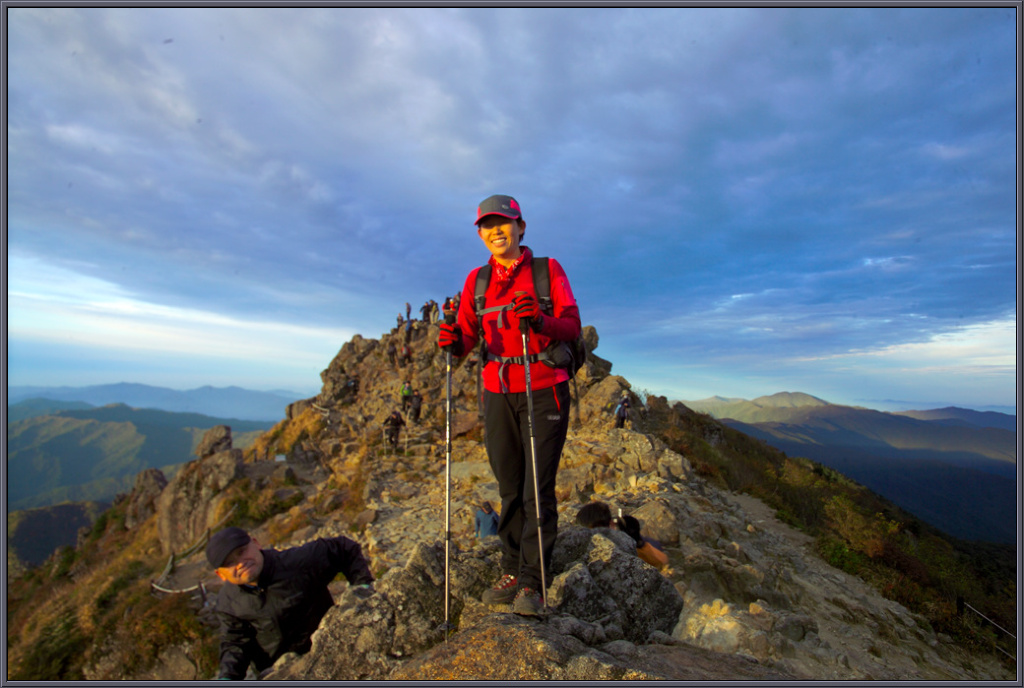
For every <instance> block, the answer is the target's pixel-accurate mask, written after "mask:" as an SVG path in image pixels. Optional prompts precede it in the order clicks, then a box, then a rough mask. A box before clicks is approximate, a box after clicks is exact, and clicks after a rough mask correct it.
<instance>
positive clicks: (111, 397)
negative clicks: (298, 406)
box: [7, 382, 311, 421]
mask: <svg viewBox="0 0 1024 688" xmlns="http://www.w3.org/2000/svg"><path fill="white" fill-rule="evenodd" d="M310 396H311V395H310ZM302 398H304V397H303V395H301V394H298V393H296V392H287V391H273V392H259V391H253V390H249V389H242V388H241V387H210V386H206V387H199V388H197V389H190V390H186V391H180V390H176V389H168V388H166V387H152V386H150V385H141V384H136V383H129V382H121V383H118V384H112V385H95V386H92V387H24V386H23V387H10V388H8V390H7V404H8V405H12V404H17V403H19V402H22V401H26V400H28V399H49V400H53V401H69V402H70V401H78V402H84V403H86V404H90V405H92V406H105V405H106V404H127V405H128V406H132V407H134V408H149V409H160V410H161V411H173V412H176V413H201V414H203V415H207V416H214V417H218V418H241V419H243V420H263V421H266V420H272V421H279V420H281V419H283V418H284V417H285V407H287V406H288V404H291V403H292V402H294V401H297V400H299V399H302Z"/></svg>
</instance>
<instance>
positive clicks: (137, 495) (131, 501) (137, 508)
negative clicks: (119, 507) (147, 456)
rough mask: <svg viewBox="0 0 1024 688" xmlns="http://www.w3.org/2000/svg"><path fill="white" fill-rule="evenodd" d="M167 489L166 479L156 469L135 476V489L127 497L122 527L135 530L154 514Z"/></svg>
mask: <svg viewBox="0 0 1024 688" xmlns="http://www.w3.org/2000/svg"><path fill="white" fill-rule="evenodd" d="M165 487H167V477H166V476H165V475H164V474H163V471H161V470H160V469H158V468H147V469H146V470H144V471H142V472H141V473H139V474H138V475H137V476H135V487H134V488H133V489H132V493H131V495H129V497H128V505H127V507H126V509H125V516H124V527H125V528H127V529H128V530H131V529H132V528H135V527H136V526H138V525H140V524H141V523H143V522H144V521H145V520H146V519H148V518H149V517H150V516H152V515H153V514H155V513H156V511H157V500H158V499H159V498H160V494H161V493H162V492H163V491H164V488H165Z"/></svg>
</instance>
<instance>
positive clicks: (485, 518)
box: [473, 502, 498, 537]
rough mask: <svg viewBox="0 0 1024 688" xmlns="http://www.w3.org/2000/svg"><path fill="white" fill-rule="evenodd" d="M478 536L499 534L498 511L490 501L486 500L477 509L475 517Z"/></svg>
mask: <svg viewBox="0 0 1024 688" xmlns="http://www.w3.org/2000/svg"><path fill="white" fill-rule="evenodd" d="M473 520H474V526H475V531H476V536H477V537H487V536H488V535H497V534H498V513H497V512H496V511H495V510H494V507H492V506H491V503H490V502H484V503H483V504H481V505H480V508H479V509H477V510H476V516H475V518H474V519H473Z"/></svg>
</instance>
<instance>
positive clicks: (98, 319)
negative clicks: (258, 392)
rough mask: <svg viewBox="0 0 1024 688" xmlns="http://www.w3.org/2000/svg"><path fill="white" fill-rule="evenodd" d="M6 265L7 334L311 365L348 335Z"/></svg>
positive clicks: (17, 261)
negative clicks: (146, 297)
mask: <svg viewBox="0 0 1024 688" xmlns="http://www.w3.org/2000/svg"><path fill="white" fill-rule="evenodd" d="M12 263H13V265H12V267H13V268H14V269H13V270H12V272H11V284H10V285H9V289H8V309H9V310H8V315H7V317H8V321H7V324H8V333H9V336H10V337H12V338H18V339H22V340H31V341H36V342H40V343H58V344H68V343H72V342H73V343H75V344H76V345H82V346H91V347H104V348H108V349H113V350H124V351H149V352H153V353H155V354H158V353H161V352H166V353H168V354H174V355H178V356H180V355H183V354H191V355H194V356H196V357H201V358H211V357H212V358H223V359H231V360H238V359H244V360H248V361H251V362H253V363H255V364H259V363H260V362H265V363H267V364H270V363H276V361H277V359H279V358H280V357H286V358H289V359H291V360H292V361H306V362H309V363H314V364H316V363H323V362H324V361H325V360H326V361H329V360H330V356H332V355H333V354H334V353H335V352H336V351H337V349H338V348H340V346H341V344H343V343H344V342H345V341H348V340H349V339H351V337H352V336H353V335H354V334H355V333H354V332H353V331H351V330H347V329H343V328H329V327H303V326H296V325H293V324H286V323H280V322H271V321H262V320H257V319H241V318H234V317H230V316H226V315H222V314H218V313H214V312H211V311H203V310H198V309H188V308H177V307H174V306H166V305H161V304H155V303H148V302H145V301H141V300H138V299H136V298H134V297H133V296H132V295H131V294H128V293H127V292H125V291H124V290H122V289H121V288H119V287H118V286H117V285H114V284H112V283H110V282H106V281H104V280H101V279H96V278H93V277H87V276H83V275H80V274H78V273H76V272H74V271H71V270H67V269H64V268H60V267H57V266H53V265H48V264H46V263H43V262H41V261H38V260H34V259H25V258H21V257H12Z"/></svg>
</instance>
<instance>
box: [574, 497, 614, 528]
mask: <svg viewBox="0 0 1024 688" xmlns="http://www.w3.org/2000/svg"><path fill="white" fill-rule="evenodd" d="M576 524H577V525H581V526H583V527H584V528H611V527H612V510H611V508H610V507H609V506H608V505H607V504H605V503H604V502H590V503H589V504H585V505H584V506H583V507H581V508H580V510H579V512H578V513H577V514H576Z"/></svg>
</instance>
